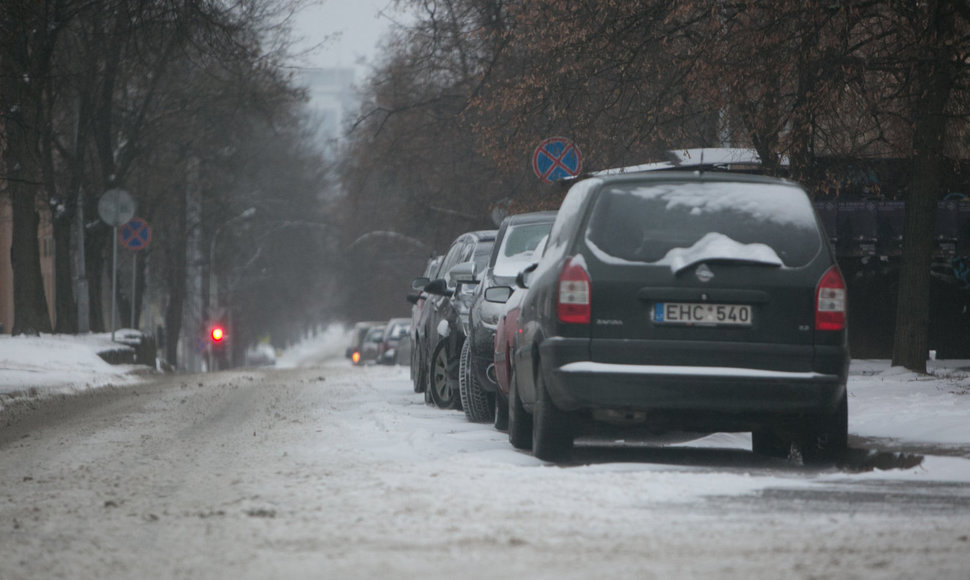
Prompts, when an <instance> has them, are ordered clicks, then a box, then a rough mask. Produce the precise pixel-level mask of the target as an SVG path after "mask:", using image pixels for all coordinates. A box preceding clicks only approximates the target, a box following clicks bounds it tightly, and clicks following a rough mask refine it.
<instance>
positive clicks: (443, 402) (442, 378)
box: [428, 341, 460, 409]
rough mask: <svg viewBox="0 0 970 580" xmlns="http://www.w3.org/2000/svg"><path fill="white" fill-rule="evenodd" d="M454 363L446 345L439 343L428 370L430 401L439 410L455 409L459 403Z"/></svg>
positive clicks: (443, 342) (442, 342)
mask: <svg viewBox="0 0 970 580" xmlns="http://www.w3.org/2000/svg"><path fill="white" fill-rule="evenodd" d="M456 363H457V361H452V360H451V357H450V356H449V353H448V344H447V343H446V342H445V341H441V342H439V343H438V345H437V346H436V347H435V349H434V352H433V353H432V355H431V366H430V368H429V369H428V390H429V391H431V401H432V402H433V403H434V404H435V406H437V407H438V408H439V409H455V408H457V407H458V404H459V402H460V394H459V392H458V377H457V376H456V375H457V374H458V373H457V369H456V368H455V367H456V366H457V364H456Z"/></svg>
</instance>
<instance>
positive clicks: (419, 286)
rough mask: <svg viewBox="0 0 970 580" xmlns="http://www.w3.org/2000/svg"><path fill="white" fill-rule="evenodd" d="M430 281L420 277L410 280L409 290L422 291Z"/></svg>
mask: <svg viewBox="0 0 970 580" xmlns="http://www.w3.org/2000/svg"><path fill="white" fill-rule="evenodd" d="M430 281H431V280H429V279H427V278H425V277H421V278H415V279H414V280H411V290H424V287H425V286H427V285H428V282H430Z"/></svg>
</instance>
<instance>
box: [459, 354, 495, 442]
mask: <svg viewBox="0 0 970 580" xmlns="http://www.w3.org/2000/svg"><path fill="white" fill-rule="evenodd" d="M458 391H459V393H461V408H462V409H464V410H465V417H467V418H468V420H469V421H471V422H472V423H491V422H492V420H493V419H494V417H493V415H492V411H493V406H494V405H493V404H492V402H491V401H490V400H489V399H490V397H489V394H488V392H487V391H485V390H484V389H482V387H481V385H479V384H478V381H476V380H475V373H473V372H472V360H471V341H470V340H469V339H465V343H464V344H463V345H462V346H461V358H460V360H459V365H458Z"/></svg>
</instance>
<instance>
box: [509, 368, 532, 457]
mask: <svg viewBox="0 0 970 580" xmlns="http://www.w3.org/2000/svg"><path fill="white" fill-rule="evenodd" d="M509 443H511V444H512V447H515V448H516V449H532V415H530V414H529V413H527V412H526V410H525V407H523V406H522V399H520V398H519V388H518V387H517V386H516V381H515V371H512V375H511V376H510V377H509Z"/></svg>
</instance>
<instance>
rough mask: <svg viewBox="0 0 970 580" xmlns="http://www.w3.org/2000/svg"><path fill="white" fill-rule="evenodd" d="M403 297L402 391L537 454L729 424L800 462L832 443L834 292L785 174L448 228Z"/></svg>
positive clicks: (837, 389)
mask: <svg viewBox="0 0 970 580" xmlns="http://www.w3.org/2000/svg"><path fill="white" fill-rule="evenodd" d="M486 250H487V251H486ZM485 255H487V258H484V257H483V256H485ZM412 289H413V290H414V292H415V294H413V295H412V297H411V302H412V304H413V310H412V319H411V321H412V328H411V336H412V339H413V341H414V349H413V350H412V357H411V360H412V380H413V382H414V389H415V391H418V392H425V393H427V399H428V400H429V401H431V402H433V403H435V404H437V405H438V406H439V407H443V408H458V407H461V408H462V409H463V410H464V412H465V414H466V416H467V417H468V419H469V420H472V421H494V424H495V426H496V427H497V428H499V429H502V430H506V431H508V434H509V440H510V442H511V444H512V445H513V446H514V447H516V448H518V449H523V450H530V449H531V451H532V452H533V453H534V454H535V456H536V457H538V458H540V459H543V460H548V461H565V460H568V458H569V457H570V454H571V451H572V448H573V444H574V440H575V439H576V438H577V437H582V436H587V435H597V436H604V435H606V436H611V435H616V436H617V437H620V436H626V435H629V434H630V433H631V432H638V433H644V432H649V433H658V432H664V431H681V432H684V431H690V432H698V433H707V432H715V431H741V432H745V431H749V432H751V433H752V448H753V451H754V452H756V453H759V454H764V455H770V456H781V457H789V456H792V455H793V454H794V455H795V456H800V457H802V458H803V459H804V460H805V461H817V462H831V461H836V460H838V459H839V458H840V457H841V456H842V454H843V453H844V451H845V449H846V443H847V428H848V406H847V396H846V387H845V385H846V376H847V371H848V363H849V353H848V346H847V345H848V341H847V328H846V307H847V305H846V287H845V282H844V280H843V278H842V275H841V272H840V271H839V268H838V266H837V263H836V261H835V258H834V253H833V251H832V248H831V245H830V244H829V242H828V240H827V238H826V236H825V234H824V230H823V228H822V226H821V225H820V222H819V219H818V217H817V215H816V212H815V210H814V208H813V206H812V204H811V202H810V200H809V197H808V195H807V194H806V192H805V191H804V189H803V188H802V187H801V186H799V185H798V184H796V183H794V182H791V181H785V180H779V179H772V178H766V177H758V176H751V175H745V174H734V173H726V172H643V173H628V174H612V175H610V174H603V175H598V176H593V177H589V178H586V179H581V180H578V181H577V182H576V183H575V184H574V185H573V186H572V187H571V188H570V190H569V192H568V193H567V195H566V197H565V199H564V200H563V202H562V205H561V207H560V208H559V210H558V212H543V213H534V214H523V215H519V216H511V217H509V218H507V219H506V220H505V221H503V223H502V224H501V226H500V227H499V229H498V230H497V231H491V232H472V233H468V234H463V235H462V236H459V238H458V239H456V240H455V242H454V243H453V244H452V246H451V248H449V250H448V252H447V253H446V254H445V255H444V257H443V258H441V259H439V260H432V261H430V262H429V264H428V268H427V270H426V272H425V274H424V276H422V277H419V278H417V279H416V280H415V281H414V283H413V284H412Z"/></svg>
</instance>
